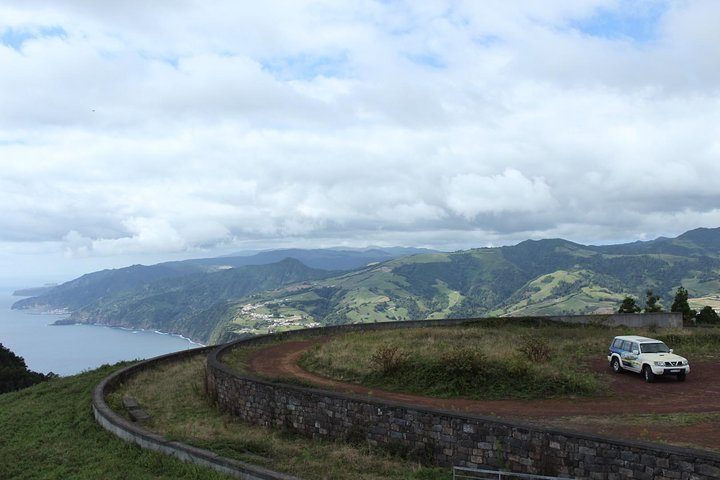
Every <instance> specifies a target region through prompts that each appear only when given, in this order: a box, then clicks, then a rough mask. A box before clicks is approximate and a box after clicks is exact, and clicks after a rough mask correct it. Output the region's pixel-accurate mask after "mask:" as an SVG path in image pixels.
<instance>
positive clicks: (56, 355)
mask: <svg viewBox="0 0 720 480" xmlns="http://www.w3.org/2000/svg"><path fill="white" fill-rule="evenodd" d="M21 298H22V297H13V296H12V291H11V290H0V343H2V344H3V345H5V346H6V347H7V348H9V349H10V350H12V351H13V352H14V353H15V354H16V355H19V356H21V357H23V358H24V359H25V363H26V364H27V366H28V367H29V368H30V369H31V370H35V371H37V372H42V373H48V372H54V373H57V374H58V375H62V376H66V375H74V374H76V373H79V372H82V371H83V370H90V369H93V368H97V367H99V366H100V365H103V364H105V363H110V364H112V363H116V362H119V361H121V360H134V359H142V358H151V357H155V356H158V355H162V354H165V353H170V352H176V351H178V350H186V349H188V348H194V347H198V346H200V345H199V344H197V343H194V342H192V341H190V340H188V339H186V338H184V337H181V336H177V335H168V334H165V333H161V332H152V331H145V330H127V329H122V328H113V327H105V326H97V325H62V326H57V325H52V323H53V322H54V321H56V320H59V319H61V318H66V317H67V315H39V314H32V313H27V312H25V311H22V310H11V309H10V306H11V305H12V304H13V303H14V302H16V301H18V300H20V299H21Z"/></svg>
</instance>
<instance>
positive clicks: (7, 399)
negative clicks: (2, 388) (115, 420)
mask: <svg viewBox="0 0 720 480" xmlns="http://www.w3.org/2000/svg"><path fill="white" fill-rule="evenodd" d="M117 368H120V366H119V365H118V366H113V367H102V368H99V369H97V370H92V371H89V372H85V373H82V374H80V375H75V376H72V377H65V378H58V379H54V380H51V381H49V382H43V383H41V384H40V385H35V386H34V387H30V388H26V389H24V390H21V391H19V392H13V393H5V394H2V395H0V478H2V479H17V480H21V479H26V480H31V479H38V480H40V479H60V478H63V479H70V478H72V479H81V480H82V479H87V480H96V479H106V480H114V479H117V480H121V479H122V480H124V479H131V478H132V479H168V480H170V479H188V480H191V479H195V480H199V479H218V480H219V479H221V478H228V477H226V476H224V475H220V474H218V473H215V472H214V471H212V470H209V469H206V468H202V467H198V466H193V465H189V464H184V463H181V462H180V461H178V460H175V459H174V458H172V457H169V456H167V455H163V454H160V453H155V452H150V451H148V450H141V449H140V448H139V447H137V446H136V445H134V444H131V443H128V442H125V441H123V440H120V439H119V438H117V437H115V436H113V435H111V434H110V433H108V432H106V431H105V430H103V429H102V428H100V426H99V425H98V424H97V423H95V420H94V419H93V417H92V410H91V408H90V397H91V392H92V389H93V387H95V385H97V384H98V382H99V381H100V380H101V379H102V378H103V377H106V376H107V375H109V374H110V373H111V372H112V371H113V370H115V369H117Z"/></svg>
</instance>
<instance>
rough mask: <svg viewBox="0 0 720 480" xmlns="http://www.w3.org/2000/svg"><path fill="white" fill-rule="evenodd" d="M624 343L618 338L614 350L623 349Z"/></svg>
mask: <svg viewBox="0 0 720 480" xmlns="http://www.w3.org/2000/svg"><path fill="white" fill-rule="evenodd" d="M622 343H623V341H622V340H620V339H619V338H616V339H615V341H614V342H613V344H612V346H613V348H622Z"/></svg>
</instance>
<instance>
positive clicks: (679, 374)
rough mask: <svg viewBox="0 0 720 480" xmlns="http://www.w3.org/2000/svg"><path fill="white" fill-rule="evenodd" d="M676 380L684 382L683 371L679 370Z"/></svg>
mask: <svg viewBox="0 0 720 480" xmlns="http://www.w3.org/2000/svg"><path fill="white" fill-rule="evenodd" d="M677 379H678V382H684V381H685V372H680V373H678V374H677Z"/></svg>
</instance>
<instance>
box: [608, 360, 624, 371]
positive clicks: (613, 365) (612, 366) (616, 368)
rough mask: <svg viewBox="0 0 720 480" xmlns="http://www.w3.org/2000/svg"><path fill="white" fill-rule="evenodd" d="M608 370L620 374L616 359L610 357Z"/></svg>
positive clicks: (620, 369)
mask: <svg viewBox="0 0 720 480" xmlns="http://www.w3.org/2000/svg"><path fill="white" fill-rule="evenodd" d="M610 368H612V369H613V372H615V373H622V367H621V366H620V360H618V357H612V360H610Z"/></svg>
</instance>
